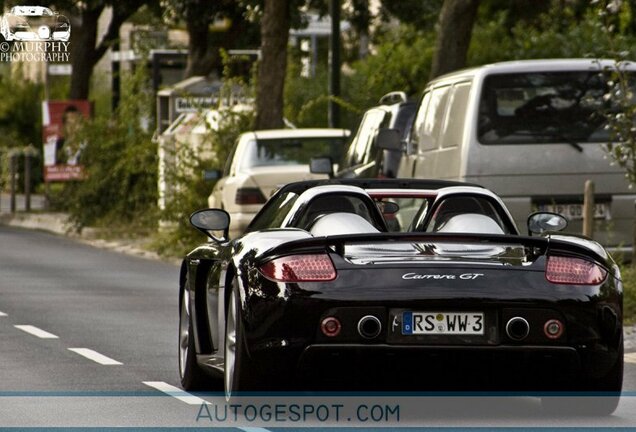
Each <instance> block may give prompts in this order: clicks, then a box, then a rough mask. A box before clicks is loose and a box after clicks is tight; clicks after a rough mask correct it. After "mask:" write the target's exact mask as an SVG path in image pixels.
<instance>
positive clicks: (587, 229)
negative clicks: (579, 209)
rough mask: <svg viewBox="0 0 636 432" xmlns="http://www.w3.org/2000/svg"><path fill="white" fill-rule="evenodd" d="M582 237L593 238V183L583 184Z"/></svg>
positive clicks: (588, 181) (589, 181)
mask: <svg viewBox="0 0 636 432" xmlns="http://www.w3.org/2000/svg"><path fill="white" fill-rule="evenodd" d="M583 235H584V236H586V237H590V238H592V237H593V236H594V182H593V181H592V180H587V181H586V182H585V193H584V195H583Z"/></svg>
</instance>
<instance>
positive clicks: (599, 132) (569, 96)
mask: <svg viewBox="0 0 636 432" xmlns="http://www.w3.org/2000/svg"><path fill="white" fill-rule="evenodd" d="M606 93H607V84H606V78H605V77H604V76H603V75H602V73H600V72H598V71H592V72H587V71H577V72H538V73H514V74H493V75H489V76H487V77H486V78H485V80H484V84H483V88H482V92H481V98H480V101H479V119H478V127H477V137H478V139H479V142H481V143H482V144H517V143H518V144H529V143H568V142H570V143H573V142H577V143H581V142H582V143H586V142H607V141H608V140H609V131H607V130H605V124H606V122H605V119H604V116H603V114H602V112H603V111H604V110H607V109H609V108H611V107H607V106H605V102H604V101H603V96H604V95H605V94H606Z"/></svg>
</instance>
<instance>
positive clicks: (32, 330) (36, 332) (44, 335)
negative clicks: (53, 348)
mask: <svg viewBox="0 0 636 432" xmlns="http://www.w3.org/2000/svg"><path fill="white" fill-rule="evenodd" d="M14 327H15V328H17V329H19V330H22V331H23V332H27V333H29V334H32V335H33V336H37V337H39V338H41V339H59V337H57V336H55V335H54V334H52V333H49V332H47V331H44V330H42V329H40V328H37V327H35V326H32V325H16V326H14Z"/></svg>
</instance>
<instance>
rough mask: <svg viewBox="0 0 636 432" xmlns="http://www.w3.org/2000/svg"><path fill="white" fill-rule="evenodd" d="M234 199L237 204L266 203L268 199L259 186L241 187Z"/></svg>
mask: <svg viewBox="0 0 636 432" xmlns="http://www.w3.org/2000/svg"><path fill="white" fill-rule="evenodd" d="M234 201H235V202H236V204H264V203H265V201H266V200H265V197H264V196H263V193H262V192H261V190H260V189H259V188H239V189H237V191H236V199H235V200H234Z"/></svg>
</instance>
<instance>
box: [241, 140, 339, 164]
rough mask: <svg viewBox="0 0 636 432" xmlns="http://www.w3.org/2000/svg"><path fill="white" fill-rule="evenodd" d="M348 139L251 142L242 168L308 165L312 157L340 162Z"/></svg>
mask: <svg viewBox="0 0 636 432" xmlns="http://www.w3.org/2000/svg"><path fill="white" fill-rule="evenodd" d="M345 140H346V137H344V136H343V137H331V138H302V137H301V138H279V139H259V140H257V141H250V142H249V143H248V147H247V149H246V153H245V156H244V158H243V161H242V164H241V167H242V168H255V167H261V166H273V165H308V164H309V161H310V159H311V158H312V157H320V156H330V157H331V158H332V159H333V160H339V158H340V156H341V155H342V149H343V146H344V144H345Z"/></svg>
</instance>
